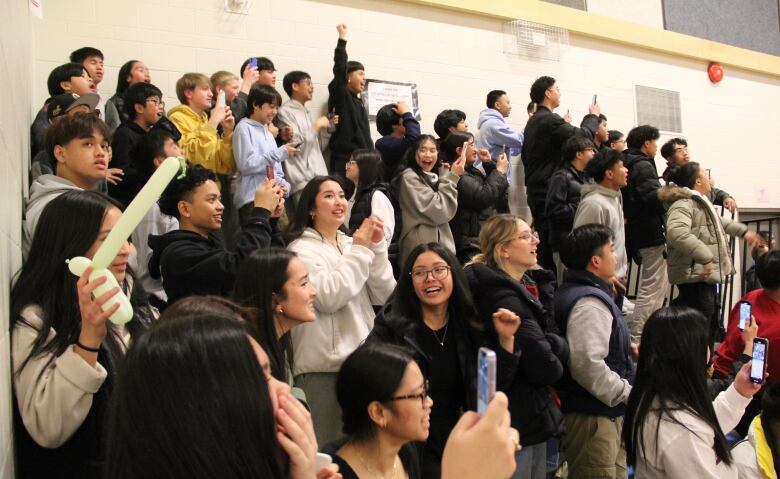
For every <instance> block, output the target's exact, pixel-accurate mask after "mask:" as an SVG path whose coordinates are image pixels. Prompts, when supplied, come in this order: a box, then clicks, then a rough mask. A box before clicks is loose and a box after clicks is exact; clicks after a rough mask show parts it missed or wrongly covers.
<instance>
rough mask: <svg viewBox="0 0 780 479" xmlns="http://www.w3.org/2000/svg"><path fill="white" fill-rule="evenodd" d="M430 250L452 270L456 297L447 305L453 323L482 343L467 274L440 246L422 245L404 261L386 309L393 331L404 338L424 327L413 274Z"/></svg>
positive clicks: (477, 342)
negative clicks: (415, 265) (421, 257)
mask: <svg viewBox="0 0 780 479" xmlns="http://www.w3.org/2000/svg"><path fill="white" fill-rule="evenodd" d="M429 251H430V252H432V253H436V254H437V255H439V256H440V257H441V259H443V260H444V261H445V262H446V263H447V265H448V266H449V267H450V276H451V277H452V296H450V300H449V303H448V306H447V309H448V312H449V315H450V321H453V322H454V323H456V324H457V327H458V328H459V329H461V330H462V331H465V332H466V334H467V335H468V336H469V337H470V338H471V340H472V341H473V343H474V344H479V334H478V333H479V332H481V331H483V329H484V328H483V326H482V324H481V323H480V322H479V320H478V316H477V311H476V308H475V307H474V300H473V299H472V297H471V291H470V289H469V283H468V280H467V279H466V274H465V273H464V272H463V267H462V266H461V265H460V262H459V261H458V259H457V258H456V257H455V255H453V254H452V253H451V252H450V250H448V249H447V248H445V247H443V246H441V245H440V244H438V243H428V244H421V245H418V246H417V247H415V248H414V249H413V250H412V252H411V253H410V254H409V257H408V258H407V259H406V261H405V262H404V264H403V268H402V269H401V273H400V275H399V277H398V283H397V284H396V287H395V290H394V291H393V294H392V296H391V297H390V299H389V300H388V304H387V305H386V306H385V314H386V315H387V317H388V321H389V322H390V323H391V325H392V326H391V327H392V329H393V330H394V331H395V332H396V333H397V334H399V335H401V336H403V334H404V333H406V332H408V331H410V330H412V329H416V328H419V327H421V326H422V325H423V312H422V304H421V303H420V298H418V297H417V294H416V293H415V292H414V283H413V280H412V275H411V273H412V269H413V268H414V262H415V261H416V260H417V257H418V256H420V255H421V254H423V253H426V252H429Z"/></svg>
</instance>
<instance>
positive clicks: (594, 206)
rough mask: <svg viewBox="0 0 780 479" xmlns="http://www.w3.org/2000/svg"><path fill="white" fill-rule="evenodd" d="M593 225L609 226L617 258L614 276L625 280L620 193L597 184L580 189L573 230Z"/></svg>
mask: <svg viewBox="0 0 780 479" xmlns="http://www.w3.org/2000/svg"><path fill="white" fill-rule="evenodd" d="M593 223H595V224H600V225H604V226H609V229H611V230H612V233H613V234H614V235H615V239H614V244H615V256H616V257H617V267H616V268H615V274H616V275H617V277H618V278H625V277H626V275H627V274H628V255H627V254H626V233H625V221H624V219H623V196H622V195H621V193H620V191H615V190H611V189H609V188H605V187H603V186H601V185H600V184H598V183H593V184H588V185H585V186H583V187H582V200H580V205H579V207H577V213H576V214H575V215H574V228H576V227H578V226H582V225H587V224H593Z"/></svg>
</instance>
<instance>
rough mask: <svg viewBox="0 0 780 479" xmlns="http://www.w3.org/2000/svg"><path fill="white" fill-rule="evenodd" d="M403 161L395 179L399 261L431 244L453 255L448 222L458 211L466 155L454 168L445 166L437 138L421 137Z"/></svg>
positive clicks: (452, 243) (455, 163) (453, 244)
mask: <svg viewBox="0 0 780 479" xmlns="http://www.w3.org/2000/svg"><path fill="white" fill-rule="evenodd" d="M403 161H404V165H405V167H404V169H403V170H401V173H399V174H398V176H396V177H395V178H394V179H393V190H394V191H395V194H396V197H397V198H398V203H399V204H400V206H401V220H402V221H401V222H402V229H401V238H400V241H399V257H398V259H399V262H400V263H403V262H404V260H405V259H406V257H407V256H409V253H410V252H411V251H412V249H414V247H415V246H417V245H420V244H425V243H429V242H432V241H433V242H438V243H439V244H441V245H443V246H444V247H446V248H447V249H449V250H450V251H452V252H453V253H454V252H455V241H454V240H453V238H452V231H451V230H450V225H449V222H450V220H451V219H452V218H453V217H454V216H455V211H456V210H457V208H458V188H457V185H458V180H459V179H460V176H461V175H462V174H463V172H464V169H465V165H466V157H465V154H464V155H461V157H460V158H458V160H457V161H455V162H454V163H453V164H452V167H451V168H450V167H449V166H448V167H444V166H443V165H442V163H441V161H440V160H439V150H438V148H437V146H436V139H435V138H434V137H432V136H431V135H422V136H421V137H420V138H419V139H418V140H417V142H415V143H414V144H413V145H412V146H411V147H409V150H407V152H406V156H405V157H404V160H403Z"/></svg>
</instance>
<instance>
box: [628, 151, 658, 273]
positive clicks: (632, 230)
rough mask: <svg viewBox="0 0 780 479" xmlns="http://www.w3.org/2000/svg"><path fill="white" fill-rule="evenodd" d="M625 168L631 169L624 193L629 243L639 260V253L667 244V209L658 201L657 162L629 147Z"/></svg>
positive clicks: (633, 254)
mask: <svg viewBox="0 0 780 479" xmlns="http://www.w3.org/2000/svg"><path fill="white" fill-rule="evenodd" d="M623 165H625V167H626V168H628V186H626V187H625V188H623V190H622V193H623V213H624V214H625V216H626V242H627V244H629V245H630V248H631V250H630V251H629V252H630V253H631V256H632V257H634V258H636V257H637V255H636V250H638V249H640V248H649V247H651V246H659V245H662V244H664V243H665V242H666V235H665V234H664V223H665V222H666V207H665V206H664V205H663V203H661V200H660V199H658V190H659V189H660V188H661V182H660V181H658V170H657V169H656V167H655V160H653V159H652V158H649V157H647V156H645V154H644V153H642V152H641V151H640V150H638V149H635V148H629V149H628V150H626V151H624V152H623Z"/></svg>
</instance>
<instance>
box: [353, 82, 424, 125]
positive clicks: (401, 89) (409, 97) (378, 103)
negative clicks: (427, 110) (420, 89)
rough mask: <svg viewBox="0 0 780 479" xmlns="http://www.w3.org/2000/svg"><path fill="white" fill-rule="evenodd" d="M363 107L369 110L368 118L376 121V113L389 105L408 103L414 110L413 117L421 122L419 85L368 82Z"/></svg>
mask: <svg viewBox="0 0 780 479" xmlns="http://www.w3.org/2000/svg"><path fill="white" fill-rule="evenodd" d="M361 98H362V99H363V105H364V106H365V107H366V109H367V110H368V117H369V119H371V120H376V112H378V111H379V109H380V108H382V107H383V106H385V105H387V104H388V103H395V102H397V101H403V102H406V104H407V105H409V108H411V110H412V115H414V117H415V118H416V119H417V121H419V120H420V106H419V102H418V100H417V85H416V84H415V83H402V82H394V81H384V80H372V79H368V80H366V89H365V90H364V91H363V94H362V95H361Z"/></svg>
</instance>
